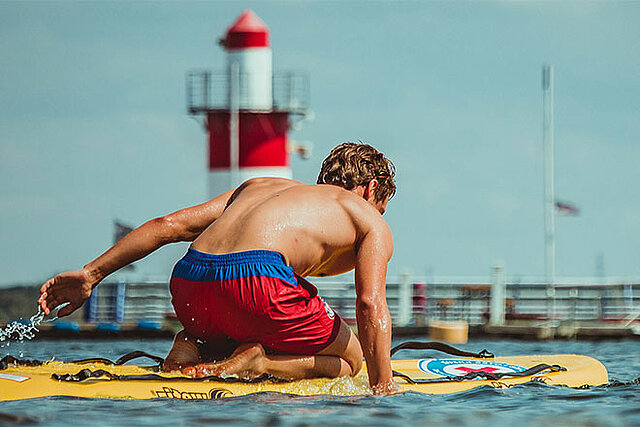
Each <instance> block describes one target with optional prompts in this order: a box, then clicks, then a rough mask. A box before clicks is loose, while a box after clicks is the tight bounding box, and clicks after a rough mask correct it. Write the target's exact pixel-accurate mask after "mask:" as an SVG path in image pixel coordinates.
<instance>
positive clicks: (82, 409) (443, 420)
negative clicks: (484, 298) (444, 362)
mask: <svg viewBox="0 0 640 427" xmlns="http://www.w3.org/2000/svg"><path fill="white" fill-rule="evenodd" d="M399 342H400V341H394V344H397V343H399ZM5 344H6V343H5ZM170 346H171V341H170V340H118V341H106V340H105V341H99V340H86V341H78V340H65V341H48V340H38V341H28V342H23V343H12V344H11V345H10V346H6V345H5V346H3V347H1V348H0V357H3V356H5V355H6V354H12V355H14V356H19V355H20V354H22V356H23V357H24V358H33V359H50V358H52V357H55V358H56V359H62V360H72V359H80V358H85V357H93V356H99V357H106V358H109V359H112V360H115V359H116V358H118V357H119V356H121V355H123V354H125V353H128V352H130V351H133V350H145V351H147V352H149V353H151V354H157V355H161V356H164V355H165V354H166V352H167V351H168V349H169V347H170ZM459 347H460V348H463V349H465V350H469V351H478V350H481V349H483V348H486V349H488V350H489V351H492V352H493V353H495V354H496V355H501V356H507V355H519V354H557V353H578V354H586V355H590V356H592V357H595V358H597V359H599V360H600V361H602V362H603V363H604V365H605V366H606V367H607V370H608V371H609V378H610V380H613V381H617V382H622V383H627V385H620V386H615V387H608V388H607V387H593V388H590V389H586V390H574V389H570V388H566V387H558V386H547V385H544V384H539V383H532V384H525V385H519V386H515V387H512V388H509V389H493V388H490V387H482V388H477V389H474V390H470V391H467V392H462V393H458V394H453V395H445V396H430V395H423V394H418V393H404V394H400V395H397V396H393V397H373V396H363V397H332V396H319V397H294V396H286V395H281V394H277V393H262V394H257V395H253V396H247V397H238V398H231V399H223V400H213V401H179V400H147V401H143V400H134V401H127V400H98V399H81V398H43V399H34V400H28V401H19V402H0V425H2V424H3V423H4V424H7V425H12V424H36V425H37V424H43V425H45V424H46V425H133V426H142V425H159V424H162V425H202V424H220V425H269V426H298V425H299V426H304V425H326V426H329V425H330V426H337V425H354V426H365V425H366V426H369V425H394V426H401V425H412V426H413V425H438V426H440V425H469V426H495V425H519V426H544V427H547V426H549V425H554V426H555V425H567V426H574V425H584V426H599V425H603V426H609V425H612V426H627V425H629V426H631V425H636V426H637V425H640V385H639V384H633V383H632V381H633V380H634V379H636V378H638V377H640V352H639V351H638V350H639V349H640V342H639V341H637V340H635V341H634V340H627V341H610V342H606V341H605V342H597V343H596V342H580V341H568V342H567V341H549V342H526V341H512V340H501V341H485V340H482V341H480V340H475V341H471V342H469V343H468V344H465V345H462V346H459ZM434 354H437V353H433V352H428V351H424V350H403V351H401V352H399V353H398V354H397V355H396V356H395V358H402V359H409V358H421V357H431V356H433V355H434Z"/></svg>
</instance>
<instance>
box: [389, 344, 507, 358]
mask: <svg viewBox="0 0 640 427" xmlns="http://www.w3.org/2000/svg"><path fill="white" fill-rule="evenodd" d="M400 350H436V351H441V352H443V353H446V354H451V355H453V356H461V357H476V358H478V359H493V357H494V356H493V354H492V353H489V352H488V351H487V350H482V351H481V352H479V353H471V352H468V351H463V350H460V349H457V348H455V347H451V346H450V345H447V344H444V343H441V342H422V341H407V342H403V343H402V344H398V345H397V346H395V347H393V348H392V349H391V355H392V356H393V355H394V354H395V353H397V352H398V351H400Z"/></svg>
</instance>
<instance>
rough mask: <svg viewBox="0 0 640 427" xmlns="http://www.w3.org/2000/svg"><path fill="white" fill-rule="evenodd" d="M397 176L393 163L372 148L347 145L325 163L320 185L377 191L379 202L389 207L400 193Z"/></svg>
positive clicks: (328, 157) (338, 147)
mask: <svg viewBox="0 0 640 427" xmlns="http://www.w3.org/2000/svg"><path fill="white" fill-rule="evenodd" d="M395 174H396V169H395V167H394V166H393V163H391V161H390V160H389V159H387V158H386V157H384V154H382V153H381V152H379V151H378V150H376V149H375V148H373V147H372V146H370V145H367V144H363V143H356V142H345V143H343V144H340V145H338V146H337V147H336V148H334V149H333V150H331V153H330V154H329V156H327V158H326V159H324V161H323V162H322V168H321V169H320V174H319V175H318V184H332V185H337V186H339V187H342V188H344V189H346V190H354V189H356V188H358V187H365V188H366V190H365V191H368V189H371V191H373V195H372V198H373V200H374V201H375V202H377V203H385V204H386V201H387V200H389V199H390V198H391V197H393V195H394V194H395V192H396V184H395V182H394V178H395ZM365 198H366V197H365Z"/></svg>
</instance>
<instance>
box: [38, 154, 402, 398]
mask: <svg viewBox="0 0 640 427" xmlns="http://www.w3.org/2000/svg"><path fill="white" fill-rule="evenodd" d="M394 173H395V172H394V168H393V164H392V163H391V162H390V161H389V160H387V159H386V158H385V157H384V155H383V154H382V153H380V152H378V151H377V150H376V149H374V148H373V147H371V146H369V145H365V144H357V143H345V144H341V145H339V146H338V147H336V148H334V149H333V150H332V152H331V154H330V155H329V156H328V157H327V158H326V159H325V160H324V162H323V164H322V170H321V171H320V175H319V177H318V184H319V185H304V184H301V183H299V182H296V181H292V180H288V179H282V178H255V179H251V180H248V181H246V182H245V183H243V184H242V185H241V186H240V187H238V188H237V189H235V191H229V192H226V193H224V194H221V195H220V196H218V197H216V198H214V199H213V200H211V201H209V202H207V203H204V204H201V205H198V206H194V207H191V208H187V209H183V210H180V211H178V212H175V213H172V214H170V215H167V216H164V217H161V218H156V219H153V220H151V221H148V222H147V223H145V224H143V225H142V226H140V227H138V228H137V229H136V230H134V231H132V232H131V233H130V234H128V235H127V236H126V237H125V238H123V239H122V240H121V241H119V242H118V243H117V244H116V245H114V247H112V248H111V249H109V250H108V251H107V252H105V253H104V254H103V255H101V256H100V257H98V258H97V259H96V260H94V261H92V262H91V263H89V264H88V265H86V266H85V267H84V268H83V269H82V270H79V271H72V272H67V273H63V274H60V275H57V276H55V277H54V278H52V279H50V280H48V281H47V282H46V283H45V284H44V285H43V286H42V288H41V296H40V299H39V300H38V301H39V303H40V305H41V306H42V308H43V309H44V311H45V313H47V314H48V313H49V312H50V310H52V309H54V308H55V307H57V306H58V305H60V304H63V303H69V305H67V306H66V307H64V308H62V309H60V311H59V313H58V315H59V316H65V315H68V314H70V313H71V312H73V311H74V310H75V309H77V308H78V307H80V306H81V305H82V304H83V302H84V301H85V300H86V299H87V298H88V297H89V296H90V294H91V291H92V289H93V288H94V287H95V286H97V285H98V283H99V282H100V281H101V280H102V279H103V278H104V277H106V276H107V275H109V274H110V273H112V272H114V271H116V270H118V269H120V268H122V267H124V266H125V265H127V264H129V263H131V262H133V261H136V260H138V259H140V258H142V257H144V256H146V255H148V254H149V253H151V252H153V251H155V250H156V249H158V248H159V247H161V246H163V245H165V244H168V243H173V242H178V241H192V242H193V243H192V245H191V247H190V248H189V251H188V252H187V254H186V255H185V257H184V258H182V259H181V260H180V261H179V262H178V263H177V264H176V266H175V268H174V270H173V274H172V278H171V284H170V287H171V294H172V296H173V299H172V303H173V306H174V309H175V311H176V314H177V316H178V319H179V320H180V322H181V323H182V325H183V326H184V330H183V331H181V332H179V333H178V334H177V335H176V339H175V341H174V345H173V348H172V349H171V351H170V352H169V355H168V356H167V359H166V361H165V368H166V369H182V370H183V372H184V373H186V374H189V375H192V376H207V375H223V374H227V375H228V374H237V375H239V376H242V377H257V376H260V375H262V374H265V373H266V374H269V375H273V376H275V377H278V378H284V379H300V378H312V377H321V376H324V377H338V376H343V375H352V376H353V375H356V374H357V373H358V371H359V370H360V368H361V365H362V356H363V354H364V358H365V360H366V362H367V371H368V374H369V382H370V385H371V388H372V390H373V392H374V393H376V394H388V393H392V392H393V391H394V389H395V385H394V382H393V375H392V372H391V362H390V354H389V353H390V346H391V318H390V316H389V309H388V307H387V302H386V295H385V284H386V271H387V263H388V262H389V259H390V258H391V253H392V251H393V240H392V236H391V230H390V229H389V227H388V225H387V224H386V222H385V221H384V219H383V218H382V214H383V213H384V211H385V208H386V205H387V202H388V200H389V198H390V197H391V196H393V194H394V193H395V189H396V186H395V183H394ZM354 268H355V286H356V295H357V298H356V317H357V323H358V332H359V338H360V339H359V340H358V338H356V336H355V335H354V333H353V332H352V331H351V329H350V328H349V327H348V326H347V325H346V323H345V322H344V321H343V320H342V319H340V318H339V316H337V315H335V314H334V313H333V311H332V310H331V308H330V307H329V306H328V305H327V304H326V303H324V301H323V300H322V299H321V298H320V297H319V296H318V295H317V289H316V288H315V287H314V286H313V285H312V284H311V283H309V282H307V281H306V280H305V279H304V277H307V276H331V275H336V274H340V273H344V272H347V271H350V270H352V269H354ZM227 356H230V357H227ZM221 359H224V360H221ZM220 360H221V361H220ZM216 361H218V362H216Z"/></svg>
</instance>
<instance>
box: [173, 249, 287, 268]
mask: <svg viewBox="0 0 640 427" xmlns="http://www.w3.org/2000/svg"><path fill="white" fill-rule="evenodd" d="M183 259H184V260H185V261H189V262H191V263H193V264H200V265H207V266H209V267H230V266H234V265H242V264H270V265H277V266H283V267H285V266H286V264H285V263H284V257H283V256H282V255H281V254H280V253H278V252H274V251H267V250H253V251H244V252H233V253H230V254H223V255H214V254H207V253H204V252H200V251H197V250H195V249H191V248H189V250H188V251H187V254H186V255H185V256H184V258H183Z"/></svg>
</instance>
